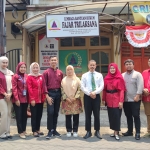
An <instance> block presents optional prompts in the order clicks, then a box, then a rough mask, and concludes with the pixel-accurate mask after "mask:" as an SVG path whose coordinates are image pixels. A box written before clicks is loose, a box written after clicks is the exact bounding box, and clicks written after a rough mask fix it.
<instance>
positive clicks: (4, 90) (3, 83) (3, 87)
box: [0, 71, 7, 99]
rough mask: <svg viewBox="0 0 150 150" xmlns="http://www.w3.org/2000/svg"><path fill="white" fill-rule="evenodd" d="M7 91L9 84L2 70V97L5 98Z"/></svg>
mask: <svg viewBox="0 0 150 150" xmlns="http://www.w3.org/2000/svg"><path fill="white" fill-rule="evenodd" d="M5 92H6V93H7V84H6V78H5V75H4V74H3V73H2V72H1V71H0V99H4V97H5V96H4V95H3V94H4V93H5Z"/></svg>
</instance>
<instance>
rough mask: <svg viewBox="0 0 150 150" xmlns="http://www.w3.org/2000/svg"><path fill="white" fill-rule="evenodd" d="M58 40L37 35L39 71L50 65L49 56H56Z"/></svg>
mask: <svg viewBox="0 0 150 150" xmlns="http://www.w3.org/2000/svg"><path fill="white" fill-rule="evenodd" d="M58 52H59V51H58V40H57V39H56V38H46V35H39V65H40V71H41V73H42V72H43V71H44V70H46V69H47V68H49V67H50V65H49V57H50V56H56V57H57V58H58Z"/></svg>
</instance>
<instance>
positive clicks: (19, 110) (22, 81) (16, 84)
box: [12, 62, 28, 139]
mask: <svg viewBox="0 0 150 150" xmlns="http://www.w3.org/2000/svg"><path fill="white" fill-rule="evenodd" d="M25 72H26V64H25V63H24V62H20V63H19V64H18V65H17V68H16V74H15V75H14V76H13V79H12V92H13V100H12V102H13V106H14V110H15V114H16V122H17V129H18V133H19V136H20V138H23V139H25V138H26V136H25V134H26V125H27V107H28V99H27V85H26V80H27V74H25Z"/></svg>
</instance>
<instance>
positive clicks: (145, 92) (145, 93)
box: [143, 88, 149, 96]
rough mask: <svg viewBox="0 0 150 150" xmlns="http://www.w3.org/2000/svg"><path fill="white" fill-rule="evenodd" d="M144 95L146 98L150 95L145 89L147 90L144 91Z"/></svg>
mask: <svg viewBox="0 0 150 150" xmlns="http://www.w3.org/2000/svg"><path fill="white" fill-rule="evenodd" d="M143 94H144V96H148V95H149V91H148V89H146V88H145V89H144V90H143Z"/></svg>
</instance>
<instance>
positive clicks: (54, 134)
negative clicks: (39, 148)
mask: <svg viewBox="0 0 150 150" xmlns="http://www.w3.org/2000/svg"><path fill="white" fill-rule="evenodd" d="M53 136H56V137H61V134H59V133H58V132H57V131H56V130H55V131H53Z"/></svg>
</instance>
